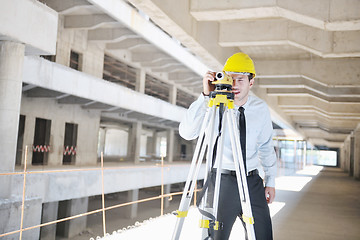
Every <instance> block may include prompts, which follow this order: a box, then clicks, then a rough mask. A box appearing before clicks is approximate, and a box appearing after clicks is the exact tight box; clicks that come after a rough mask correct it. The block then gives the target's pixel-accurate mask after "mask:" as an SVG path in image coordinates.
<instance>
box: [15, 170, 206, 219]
mask: <svg viewBox="0 0 360 240" xmlns="http://www.w3.org/2000/svg"><path fill="white" fill-rule="evenodd" d="M165 167H166V171H164V182H163V183H164V184H172V183H179V182H184V181H186V178H187V175H188V172H189V167H190V164H171V165H166V166H165ZM28 170H29V171H32V169H31V168H28ZM160 176H161V167H160V166H157V165H156V166H155V165H153V166H150V165H148V166H138V167H134V166H131V167H129V168H124V167H119V168H116V167H115V168H111V167H110V168H108V169H105V170H104V186H105V189H104V192H105V194H108V193H115V192H123V191H128V190H132V189H140V188H146V187H153V186H159V185H161V177H160ZM204 176H205V165H202V166H201V169H200V173H199V175H198V179H203V178H204ZM27 182H28V183H29V184H28V185H27V187H26V191H27V195H29V196H32V199H35V198H37V199H39V200H40V199H41V200H40V202H55V201H63V200H67V199H75V198H85V197H88V196H95V195H99V194H101V185H102V181H101V173H100V170H99V169H98V168H96V167H94V170H93V171H92V170H90V169H89V171H81V174H79V172H77V171H73V172H60V173H59V172H57V173H40V174H28V175H27ZM59 182H61V184H59ZM114 182H122V183H126V184H112V183H114ZM22 183H23V176H21V175H16V176H15V177H14V179H13V184H12V186H14V189H15V192H14V194H16V195H17V196H21V191H22V188H19V187H16V186H21V184H22ZM30 183H31V184H30ZM43 189H47V191H42V190H43ZM40 207H41V205H40ZM38 213H39V215H40V213H41V211H39V212H38ZM40 217H41V216H40ZM39 221H40V218H39Z"/></svg>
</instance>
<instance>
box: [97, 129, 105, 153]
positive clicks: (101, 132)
mask: <svg viewBox="0 0 360 240" xmlns="http://www.w3.org/2000/svg"><path fill="white" fill-rule="evenodd" d="M105 137H106V128H100V129H99V145H98V157H100V156H101V152H105V139H106V138H105Z"/></svg>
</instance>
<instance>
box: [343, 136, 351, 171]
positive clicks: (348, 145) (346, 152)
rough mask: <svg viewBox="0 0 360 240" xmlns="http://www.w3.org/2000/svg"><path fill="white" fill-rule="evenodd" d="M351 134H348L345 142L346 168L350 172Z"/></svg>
mask: <svg viewBox="0 0 360 240" xmlns="http://www.w3.org/2000/svg"><path fill="white" fill-rule="evenodd" d="M350 136H351V135H349V136H347V138H346V139H345V142H344V149H345V151H344V156H345V160H344V162H345V165H344V170H345V172H348V173H349V174H350Z"/></svg>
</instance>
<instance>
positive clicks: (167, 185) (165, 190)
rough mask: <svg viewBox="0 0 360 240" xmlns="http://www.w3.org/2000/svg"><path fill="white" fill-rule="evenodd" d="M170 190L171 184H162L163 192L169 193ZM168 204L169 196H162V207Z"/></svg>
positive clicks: (166, 206)
mask: <svg viewBox="0 0 360 240" xmlns="http://www.w3.org/2000/svg"><path fill="white" fill-rule="evenodd" d="M170 191H171V184H166V185H165V186H164V194H169V193H170ZM169 206H170V201H169V197H166V198H164V209H166V208H168V207H169Z"/></svg>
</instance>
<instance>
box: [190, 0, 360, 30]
mask: <svg viewBox="0 0 360 240" xmlns="http://www.w3.org/2000/svg"><path fill="white" fill-rule="evenodd" d="M359 8H360V3H359V2H358V1H351V0H349V1H346V3H344V2H342V1H329V0H320V1H316V3H314V2H308V4H306V3H303V2H298V1H286V0H280V1H274V0H270V1H256V2H254V1H251V0H245V1H228V2H227V3H226V5H224V4H223V3H222V2H219V1H216V0H211V1H207V0H192V1H191V5H190V12H191V15H192V16H193V17H194V18H195V19H196V20H197V21H229V20H239V19H264V18H285V19H288V20H291V21H295V22H298V23H301V24H304V25H308V26H312V27H315V28H319V29H323V30H327V31H354V30H360V13H359V11H357V10H355V9H359Z"/></svg>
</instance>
